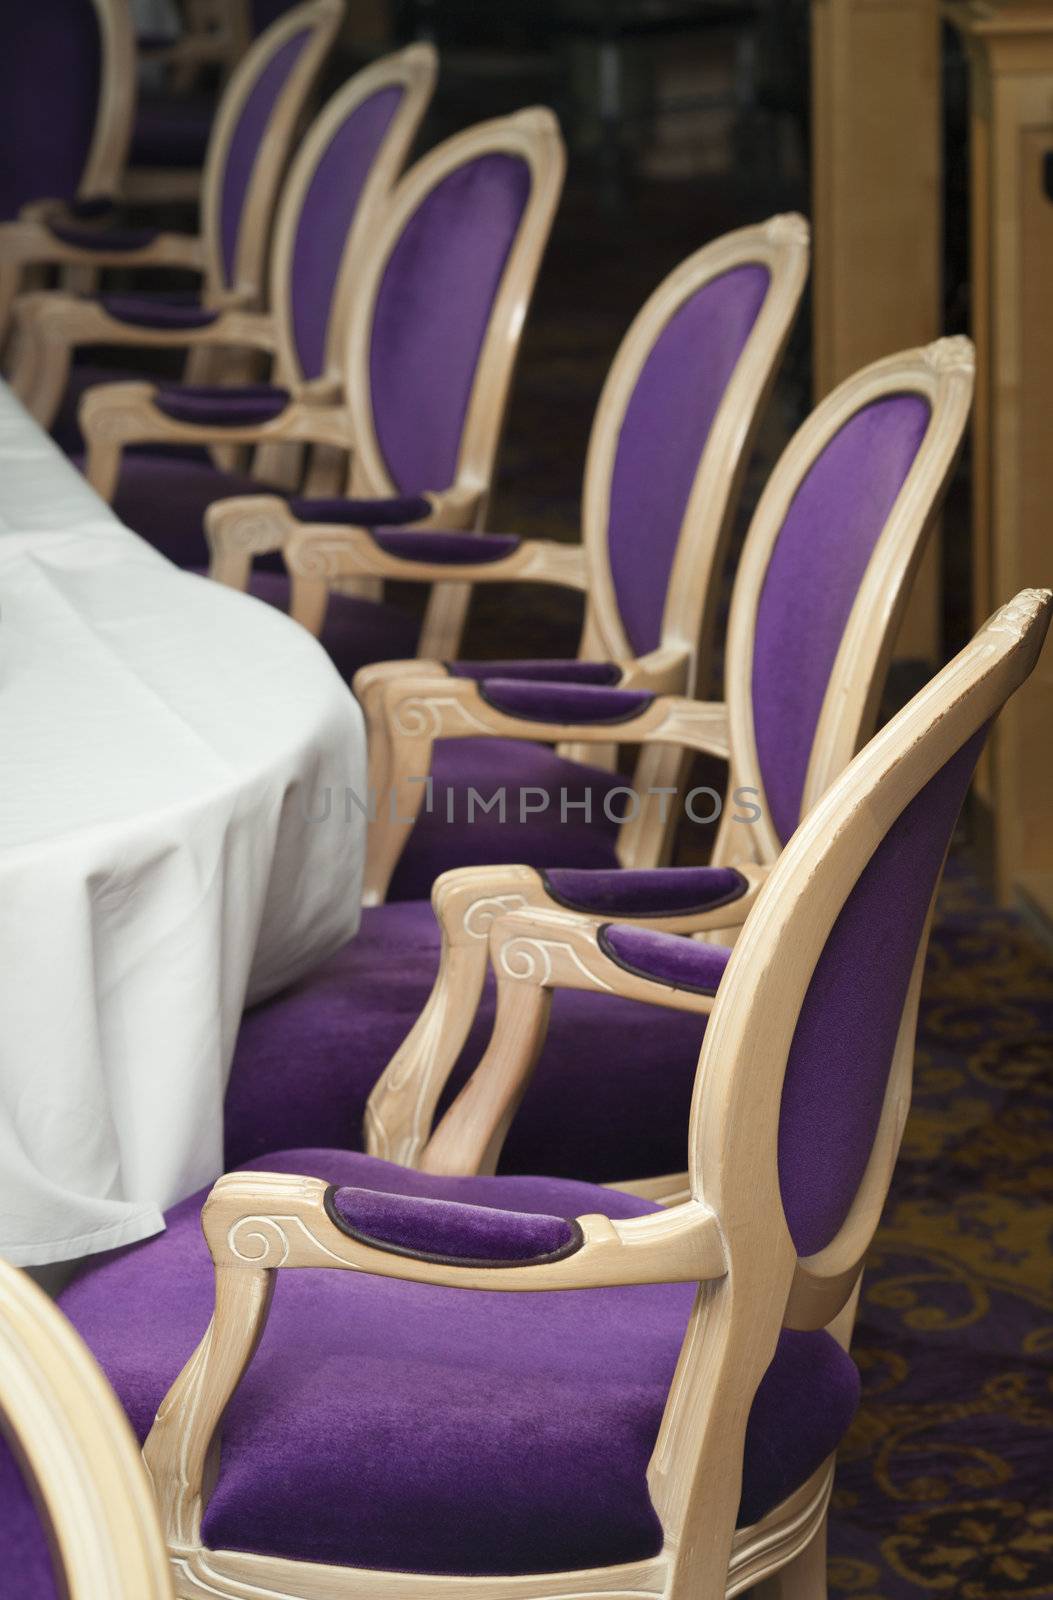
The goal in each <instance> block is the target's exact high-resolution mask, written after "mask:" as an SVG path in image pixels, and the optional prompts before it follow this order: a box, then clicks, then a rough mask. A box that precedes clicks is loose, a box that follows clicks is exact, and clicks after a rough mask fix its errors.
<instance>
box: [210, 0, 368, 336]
mask: <svg viewBox="0 0 1053 1600" xmlns="http://www.w3.org/2000/svg"><path fill="white" fill-rule="evenodd" d="M343 16H344V5H343V0H306V3H305V4H304V5H300V6H297V7H296V8H295V9H294V10H292V11H288V12H286V14H285V15H284V16H283V17H281V18H279V20H278V21H277V22H275V23H273V24H272V25H271V27H269V28H268V29H267V30H266V31H265V32H264V33H262V34H261V35H260V37H259V38H258V39H257V40H256V41H255V43H254V44H253V46H252V48H251V49H250V50H249V52H248V54H247V55H246V56H245V57H244V59H243V60H242V62H241V64H240V65H239V66H238V68H237V69H236V71H235V72H234V73H233V74H232V76H231V78H230V81H229V83H228V84H227V87H226V89H225V90H224V93H223V97H222V99H221V101H220V104H219V109H218V110H217V112H216V120H215V123H214V124H213V128H212V133H211V136H210V138H209V141H208V150H207V152H206V155H205V166H204V172H203V176H202V186H201V236H202V242H203V246H204V255H205V280H204V289H205V298H206V300H207V302H208V303H209V304H212V305H224V304H226V305H240V306H255V305H257V304H258V303H259V300H260V297H261V295H262V292H263V284H264V267H265V262H266V260H267V255H268V251H269V247H270V236H271V220H272V217H273V215H274V202H275V195H276V193H277V190H278V186H279V184H280V183H281V181H282V177H283V175H284V172H285V164H286V159H287V156H288V151H289V145H290V143H291V141H292V138H293V135H294V133H295V131H296V125H297V122H298V120H299V118H300V114H301V112H302V110H303V106H304V102H305V100H306V98H307V95H308V94H309V92H310V88H311V85H312V83H313V82H314V79H315V77H316V76H317V74H318V72H319V70H320V69H321V66H322V63H323V61H324V60H325V57H326V55H327V54H328V51H329V49H330V46H331V45H332V43H333V41H334V39H335V38H336V35H337V32H338V30H339V27H340V24H341V22H342V20H343ZM305 31H307V32H309V37H308V38H307V40H306V41H305V43H304V46H303V49H302V50H301V52H300V55H299V58H298V60H297V61H296V63H295V65H294V66H293V68H292V71H291V72H290V73H289V76H288V78H287V79H286V82H285V83H284V85H283V86H282V89H281V92H280V94H279V95H278V97H277V99H276V101H275V103H274V106H273V108H272V110H271V113H270V116H269V117H268V119H267V127H266V131H265V133H264V136H263V139H262V141H261V143H260V147H259V149H258V150H257V152H256V156H255V159H254V161H253V166H252V173H251V176H250V178H249V182H248V185H247V187H246V190H245V195H244V197H243V200H242V206H241V214H240V217H239V219H238V235H237V244H236V246H235V251H234V264H233V271H232V273H231V282H230V283H229V284H228V279H227V271H226V267H225V265H224V261H223V246H222V204H223V179H224V175H225V173H226V170H227V163H228V160H229V157H230V148H231V142H232V140H233V138H234V134H235V131H236V129H237V126H238V122H239V120H240V117H241V114H242V112H243V110H244V109H245V104H246V102H247V100H248V98H249V96H250V95H251V93H252V91H253V89H254V88H255V87H256V85H257V83H258V82H259V80H260V77H261V76H262V74H263V73H264V72H265V71H266V69H267V67H268V66H269V65H270V63H271V61H273V59H274V57H275V56H276V55H277V54H278V52H279V51H280V50H281V49H282V48H283V47H284V46H285V45H286V44H287V43H288V42H289V40H290V39H292V38H293V37H294V36H295V35H296V34H298V33H303V32H305Z"/></svg>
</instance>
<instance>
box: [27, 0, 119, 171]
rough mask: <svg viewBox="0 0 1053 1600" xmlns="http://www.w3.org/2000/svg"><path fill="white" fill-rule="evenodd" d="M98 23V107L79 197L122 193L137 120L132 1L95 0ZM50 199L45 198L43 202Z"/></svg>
mask: <svg viewBox="0 0 1053 1600" xmlns="http://www.w3.org/2000/svg"><path fill="white" fill-rule="evenodd" d="M94 5H95V10H96V12H97V14H98V21H99V45H100V58H101V59H100V67H101V70H100V73H99V108H98V112H97V114H96V118H95V128H94V131H93V133H92V136H91V144H90V145H89V147H88V158H87V160H86V162H85V163H84V171H83V172H82V173H81V178H80V182H79V184H78V185H77V196H78V198H79V199H81V200H87V199H91V198H93V197H94V196H97V195H99V196H102V195H118V194H120V192H121V179H122V177H123V174H124V169H125V164H126V162H127V160H128V150H129V147H130V145H131V140H132V124H133V122H134V120H135V102H136V87H135V86H136V53H135V27H134V25H133V23H132V8H131V3H130V0H94ZM48 198H50V197H49V196H47V195H41V196H40V199H42V200H46V199H48Z"/></svg>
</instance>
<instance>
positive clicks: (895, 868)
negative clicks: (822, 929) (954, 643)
mask: <svg viewBox="0 0 1053 1600" xmlns="http://www.w3.org/2000/svg"><path fill="white" fill-rule="evenodd" d="M986 731H987V730H986V728H982V729H981V730H980V731H979V732H978V733H976V734H974V735H973V737H972V738H971V739H969V740H968V742H967V743H966V744H965V745H963V746H962V748H961V749H960V750H959V751H958V752H957V754H955V755H954V756H952V757H951V759H950V760H949V761H947V762H946V763H945V765H944V766H943V767H942V768H941V769H940V771H939V772H937V773H936V775H935V777H933V778H931V779H930V780H929V782H928V783H927V784H926V785H925V786H924V788H922V789H921V790H920V791H919V793H918V794H917V795H916V796H915V798H914V799H913V800H912V801H911V802H910V804H909V805H908V806H907V807H906V809H905V810H904V811H903V812H902V813H901V814H900V816H899V818H898V819H897V821H896V822H895V823H894V824H893V825H892V827H891V828H890V829H889V831H888V833H887V834H886V835H885V837H884V839H883V840H882V842H881V844H880V845H879V846H878V848H877V849H876V850H875V851H874V853H873V855H872V856H871V858H870V861H869V863H868V864H867V866H866V868H865V870H864V871H863V873H862V874H861V876H860V877H859V878H858V879H857V881H856V883H855V885H854V887H853V888H852V890H851V892H850V894H849V895H848V898H847V900H846V901H845V903H844V905H843V907H842V909H841V911H840V914H839V915H838V917H837V920H836V922H835V923H834V926H833V928H832V929H831V932H830V934H829V937H828V938H827V940H826V943H825V945H824V947H823V950H822V953H821V955H820V957H819V960H818V962H817V963H816V967H815V970H814V972H813V974H812V978H811V982H810V983H809V985H808V989H807V992H806V994H805V997H804V1003H803V1005H802V1007H801V1010H800V1014H799V1016H798V1019H797V1025H796V1028H795V1031H794V1035H793V1043H792V1045H791V1048H790V1054H789V1057H788V1060H787V1065H786V1077H785V1080H784V1085H783V1095H782V1106H781V1111H780V1119H779V1184H780V1188H781V1192H782V1202H783V1209H784V1211H785V1214H786V1221H787V1224H788V1226H789V1229H790V1234H791V1237H792V1239H793V1242H794V1245H795V1246H796V1248H797V1251H798V1254H799V1255H802V1256H808V1255H812V1254H814V1253H815V1252H816V1251H818V1250H821V1249H823V1248H824V1246H825V1245H827V1244H829V1243H830V1241H831V1240H832V1239H833V1238H834V1237H835V1235H836V1234H837V1232H838V1230H839V1229H840V1227H841V1224H842V1223H843V1222H844V1220H845V1218H846V1216H847V1215H848V1212H849V1209H850V1207H851V1205H852V1201H853V1200H854V1199H855V1196H856V1191H857V1190H858V1188H859V1185H860V1183H861V1181H862V1178H863V1173H864V1170H865V1168H866V1164H867V1160H868V1157H869V1155H870V1151H871V1147H872V1145H873V1142H874V1136H875V1134H876V1132H877V1128H878V1122H879V1120H880V1117H881V1110H882V1105H883V1103H884V1098H885V1090H886V1085H887V1082H888V1075H889V1070H890V1068H891V1065H892V1060H893V1053H894V1050H895V1046H896V1039H897V1035H898V1033H899V1028H900V1023H901V1019H902V1016H903V1008H904V1003H905V1001H906V998H907V991H908V987H909V984H910V980H911V974H912V971H913V968H914V964H915V960H916V958H917V954H918V949H919V945H920V942H921V939H922V937H923V936H924V931H925V924H926V918H927V916H928V911H929V905H930V902H931V900H932V896H933V893H934V891H935V888H936V884H937V881H938V879H939V875H940V869H941V867H942V865H943V859H944V855H945V853H946V850H947V846H948V844H949V842H950V838H951V833H952V831H953V829H954V824H955V821H956V819H957V816H958V812H959V810H960V809H961V805H962V801H963V800H964V798H965V793H966V790H967V789H968V787H969V781H970V779H971V777H972V773H973V769H974V767H975V765H976V762H977V759H978V758H979V754H980V751H981V749H982V747H983V742H984V737H985V734H986Z"/></svg>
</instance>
